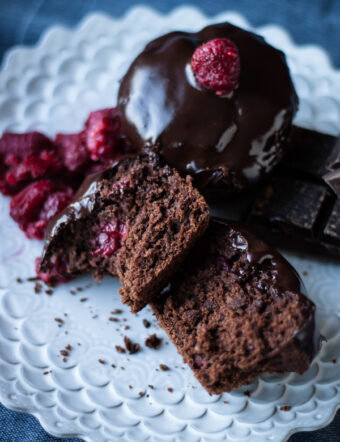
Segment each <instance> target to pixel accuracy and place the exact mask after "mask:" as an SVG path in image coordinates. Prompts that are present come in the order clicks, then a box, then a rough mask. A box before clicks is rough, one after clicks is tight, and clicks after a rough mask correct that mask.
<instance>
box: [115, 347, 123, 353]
mask: <svg viewBox="0 0 340 442" xmlns="http://www.w3.org/2000/svg"><path fill="white" fill-rule="evenodd" d="M116 350H117V351H118V353H125V348H123V347H121V346H120V345H116Z"/></svg>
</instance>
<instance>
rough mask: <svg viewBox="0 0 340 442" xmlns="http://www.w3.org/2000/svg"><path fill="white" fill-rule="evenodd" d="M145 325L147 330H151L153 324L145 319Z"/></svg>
mask: <svg viewBox="0 0 340 442" xmlns="http://www.w3.org/2000/svg"><path fill="white" fill-rule="evenodd" d="M143 325H144V327H145V328H149V327H150V325H151V322H149V321H148V320H147V319H143Z"/></svg>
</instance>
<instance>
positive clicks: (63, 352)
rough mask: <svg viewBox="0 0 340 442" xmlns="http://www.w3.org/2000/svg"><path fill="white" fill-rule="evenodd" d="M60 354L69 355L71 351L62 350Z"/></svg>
mask: <svg viewBox="0 0 340 442" xmlns="http://www.w3.org/2000/svg"><path fill="white" fill-rule="evenodd" d="M60 354H61V355H62V356H68V355H69V352H68V351H67V350H60Z"/></svg>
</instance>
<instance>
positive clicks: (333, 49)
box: [0, 0, 340, 442]
mask: <svg viewBox="0 0 340 442" xmlns="http://www.w3.org/2000/svg"><path fill="white" fill-rule="evenodd" d="M140 3H144V4H147V5H150V6H153V7H154V8H156V9H158V10H159V11H161V12H167V11H170V10H171V9H172V8H174V7H176V6H180V5H183V4H185V3H191V4H195V5H196V6H198V7H200V8H201V9H202V10H203V11H204V12H206V13H208V14H210V15H213V14H216V13H218V12H221V11H223V10H227V9H228V10H234V11H238V12H240V13H242V14H244V15H245V16H246V17H247V18H248V20H249V21H250V22H251V23H252V24H254V25H256V26H258V25H262V24H266V23H269V22H273V23H277V24H280V25H282V26H283V27H285V28H286V29H287V30H288V31H289V32H290V33H291V35H292V36H293V38H294V40H295V41H296V42H297V43H299V44H305V43H314V44H318V45H321V46H323V47H324V48H325V49H326V50H327V51H328V53H329V54H330V57H331V59H332V61H333V64H334V65H335V66H336V67H338V68H340V0H225V1H223V0H198V1H192V2H183V1H181V0H158V1H144V2H138V1H131V0H130V1H129V0H125V1H121V0H119V1H115V0H0V60H1V59H2V57H3V54H4V53H5V51H6V50H7V49H9V48H10V47H11V46H13V45H17V44H25V45H26V44H34V43H36V42H37V40H38V38H39V36H40V35H41V33H42V32H43V31H44V30H45V29H47V28H48V27H49V26H51V25H55V24H57V23H61V24H64V25H68V26H73V25H75V24H76V23H78V22H79V20H81V19H82V18H83V17H84V16H85V15H86V14H87V13H89V12H93V11H96V10H99V11H104V12H107V13H109V14H111V15H114V16H121V15H122V14H124V13H125V12H126V11H127V10H128V9H129V8H130V7H131V6H133V5H135V4H140ZM58 440H61V439H56V438H54V437H52V436H49V435H48V434H47V433H46V432H45V431H44V430H43V429H42V428H41V427H40V425H39V423H38V421H37V420H36V419H35V418H34V417H32V416H29V415H26V414H23V413H16V412H13V411H9V410H7V409H6V408H4V407H3V406H2V405H0V441H3V442H17V441H18V442H45V441H58ZM63 440H65V439H63ZM67 440H68V441H69V442H76V441H78V440H79V439H67ZM339 440H340V414H339V413H338V414H337V416H336V418H335V419H334V421H333V423H332V424H331V425H329V426H328V427H326V428H325V429H322V430H319V431H314V432H306V433H297V434H295V435H294V436H292V437H291V438H290V442H307V441H308V442H314V441H315V442H316V441H317V442H326V441H327V442H330V441H331V442H335V441H339Z"/></svg>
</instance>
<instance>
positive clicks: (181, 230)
mask: <svg viewBox="0 0 340 442" xmlns="http://www.w3.org/2000/svg"><path fill="white" fill-rule="evenodd" d="M208 222H209V208H208V206H207V204H206V202H205V200H204V198H203V197H202V196H201V195H200V194H199V192H198V191H197V190H196V189H195V188H194V187H193V186H192V179H191V177H189V176H188V177H187V178H181V177H180V176H179V174H178V173H177V172H176V171H175V170H174V169H171V168H170V167H169V166H166V165H165V166H163V165H162V164H161V162H160V161H159V158H158V157H157V155H155V154H154V153H150V154H142V155H139V156H137V157H127V158H125V159H123V160H121V161H120V162H117V163H115V164H113V165H112V166H111V167H109V168H108V169H106V170H105V171H103V172H99V173H97V174H94V175H92V176H90V177H88V178H87V179H86V180H85V181H84V183H83V185H82V186H81V188H80V189H79V191H78V193H77V194H76V196H75V199H74V200H73V202H72V203H71V204H70V205H69V206H68V207H67V208H66V209H65V210H64V211H62V212H61V213H60V214H59V215H58V216H57V218H55V219H54V220H53V221H52V222H51V224H50V225H49V227H48V233H47V240H46V245H45V249H44V252H43V257H42V260H41V263H40V272H41V275H42V276H43V277H44V276H46V277H50V279H53V278H54V280H61V279H65V278H70V277H73V276H75V275H78V274H80V273H83V272H87V271H92V272H93V274H94V276H95V278H101V277H102V276H103V275H104V274H105V273H108V274H110V275H112V276H118V278H119V279H120V281H121V283H122V285H123V287H122V288H121V289H120V295H121V297H122V300H123V302H124V303H126V304H128V305H129V306H130V307H131V310H132V312H137V311H138V310H140V309H141V308H143V307H144V306H145V305H146V304H147V303H148V302H149V301H150V300H151V299H152V297H153V296H154V295H155V294H156V293H158V292H159V290H160V289H161V288H162V286H163V285H164V284H165V283H166V282H167V281H168V279H169V278H170V276H171V275H172V274H173V273H174V271H175V270H176V269H177V268H178V266H179V264H180V262H181V261H182V260H183V258H184V257H185V255H186V254H187V252H188V251H189V249H190V248H191V246H192V245H193V244H194V243H195V241H196V239H197V238H198V237H199V236H201V235H202V234H203V233H204V231H205V230H206V228H207V226H208Z"/></svg>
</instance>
